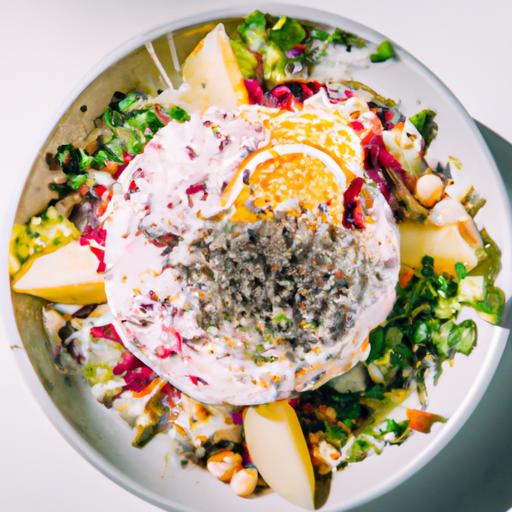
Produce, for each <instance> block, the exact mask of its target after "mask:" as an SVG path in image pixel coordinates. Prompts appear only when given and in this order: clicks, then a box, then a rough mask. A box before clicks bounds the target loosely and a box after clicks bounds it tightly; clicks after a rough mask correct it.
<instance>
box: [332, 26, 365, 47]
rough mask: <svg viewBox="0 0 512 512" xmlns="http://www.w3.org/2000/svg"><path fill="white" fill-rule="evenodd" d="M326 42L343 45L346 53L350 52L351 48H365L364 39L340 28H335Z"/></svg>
mask: <svg viewBox="0 0 512 512" xmlns="http://www.w3.org/2000/svg"><path fill="white" fill-rule="evenodd" d="M327 40H328V41H329V40H330V41H331V42H333V43H335V44H343V45H345V47H346V49H347V51H350V50H351V49H352V47H353V46H354V47H356V48H364V47H365V46H366V41H365V40H364V39H361V38H360V37H359V36H356V35H355V34H352V32H347V31H346V30H342V29H341V28H335V29H334V31H333V32H332V34H331V35H330V36H329V38H328V39H327Z"/></svg>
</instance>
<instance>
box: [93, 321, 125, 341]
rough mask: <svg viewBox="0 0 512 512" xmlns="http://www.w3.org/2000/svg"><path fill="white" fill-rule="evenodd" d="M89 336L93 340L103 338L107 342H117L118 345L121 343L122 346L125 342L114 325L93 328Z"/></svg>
mask: <svg viewBox="0 0 512 512" xmlns="http://www.w3.org/2000/svg"><path fill="white" fill-rule="evenodd" d="M89 334H90V335H91V336H92V337H93V338H99V339H102V338H103V339H106V340H111V341H116V342H117V343H121V345H122V344H123V341H122V340H121V337H120V336H119V334H117V331H116V328H115V327H114V325H113V324H107V325H99V326H98V325H97V326H95V327H91V330H90V331H89Z"/></svg>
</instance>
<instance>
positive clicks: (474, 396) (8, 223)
mask: <svg viewBox="0 0 512 512" xmlns="http://www.w3.org/2000/svg"><path fill="white" fill-rule="evenodd" d="M254 9H260V10H263V11H267V12H272V13H275V14H280V15H293V16H294V17H298V18H302V19H307V20H310V21H313V22H315V21H316V22H320V23H326V24H329V25H339V26H343V24H344V23H345V24H346V23H349V24H350V25H351V26H352V27H354V28H355V29H356V30H361V31H364V32H365V33H366V34H369V35H370V36H371V37H372V38H373V39H374V40H375V41H380V40H382V39H386V37H385V36H384V35H383V34H381V33H380V32H378V31H376V30H373V29H371V28H370V27H368V26H366V25H364V24H362V23H360V22H358V21H354V20H352V19H350V18H347V17H345V16H342V15H339V14H336V13H332V12H329V11H327V10H323V9H316V8H311V7H307V6H305V5H301V4H293V3H289V4H283V3H274V2H254V1H251V2H247V3H246V2H243V4H241V5H239V6H225V7H221V8H219V9H215V10H207V9H206V8H205V9H204V10H203V11H202V12H200V13H197V14H194V15H190V16H185V17H181V18H178V19H173V20H171V21H169V22H166V23H164V24H162V25H159V26H157V27H155V28H153V29H151V30H148V31H145V32H143V33H140V34H138V35H135V36H134V37H132V38H130V39H128V40H127V41H125V42H124V43H122V44H120V45H119V46H117V47H116V48H115V49H114V50H112V51H110V52H109V53H107V54H106V55H105V56H104V57H103V58H102V59H101V60H100V61H99V62H98V63H97V64H95V65H94V66H93V67H92V68H91V69H89V71H88V72H87V73H86V74H85V75H84V76H83V78H82V79H81V80H79V81H78V83H77V84H76V85H75V87H74V88H73V89H72V90H71V92H70V93H69V94H68V95H67V97H66V98H65V100H64V101H63V102H62V103H61V105H60V106H59V108H58V109H57V110H56V111H55V113H54V115H53V119H52V122H51V123H49V125H48V126H49V127H48V128H45V129H43V130H41V133H40V134H39V136H37V137H34V148H33V149H32V150H31V151H27V153H26V154H27V156H26V157H25V161H24V166H23V169H22V170H21V172H20V173H19V179H18V181H17V183H16V185H15V186H14V187H13V194H11V196H10V199H9V204H8V215H7V217H6V219H5V221H4V223H3V226H2V228H1V231H0V239H1V244H2V251H1V255H0V265H2V269H3V270H2V271H1V272H0V285H1V286H2V296H1V298H0V305H1V307H2V312H3V314H2V319H1V321H0V329H1V330H3V333H4V335H5V336H4V337H5V340H6V342H7V343H8V344H9V346H10V347H15V348H20V347H21V348H22V350H12V352H13V356H14V359H15V361H16V363H17V365H18V368H19V370H20V372H21V374H22V376H23V380H24V382H25V384H26V385H27V386H28V388H29V390H30V392H31V394H32V395H33V396H34V398H35V399H36V402H37V403H38V405H39V406H40V407H41V409H42V410H43V412H44V414H45V415H46V417H47V418H48V419H49V420H50V422H51V423H52V424H53V425H54V427H55V428H56V430H57V431H58V432H59V433H60V434H61V435H62V436H63V437H64V439H65V440H66V441H67V442H68V443H69V444H70V445H71V446H72V447H73V449H75V450H76V451H77V452H78V453H79V454H80V455H81V456H82V457H83V458H84V459H85V460H87V461H88V462H89V463H90V464H91V465H92V466H93V467H95V468H96V469H97V470H98V471H100V472H101V473H102V474H103V475H105V476H106V477H108V478H109V479H110V480H112V481H113V482H115V483H116V484H118V485H119V486H121V487H122V488H124V489H125V490H127V491H129V492H130V493H132V494H134V495H136V496H137V497H139V498H141V499H143V500H145V501H147V502H149V503H151V504H153V505H155V506H158V507H160V508H162V509H166V510H176V511H178V510H180V511H181V510H182V511H189V510H192V509H190V508H189V507H187V506H183V505H181V504H177V503H173V505H172V508H169V503H168V502H167V501H166V500H164V499H162V498H161V497H160V496H159V495H158V494H157V493H155V492H152V491H149V490H148V489H147V488H145V487H144V486H142V485H141V484H139V483H138V482H137V481H135V480H133V479H132V478H130V477H128V476H126V475H125V474H124V473H122V472H121V471H120V470H119V469H118V468H117V467H116V466H115V465H114V464H112V463H111V462H110V461H109V460H107V459H106V458H105V457H104V456H103V455H102V454H101V453H100V452H99V451H98V450H96V449H95V448H93V447H92V446H91V445H89V444H88V443H87V441H86V440H85V439H84V438H82V437H81V435H80V434H79V433H78V432H77V431H76V430H75V429H73V427H72V426H71V425H70V424H69V423H68V422H67V420H66V419H65V417H64V416H63V414H62V413H61V412H60V410H59V409H58V407H57V406H56V405H55V404H54V402H53V401H52V400H51V398H50V395H49V394H48V393H47V392H46V390H45V388H44V386H43V384H42V382H41V381H40V380H39V378H38V376H37V374H36V372H35V371H34V368H33V366H32V364H31V362H30V359H29V357H28V354H27V352H26V351H25V349H24V348H23V343H22V341H21V337H20V335H19V331H18V328H17V325H16V321H15V316H14V309H13V305H12V300H11V291H10V279H9V275H8V272H7V268H8V265H7V261H8V246H9V240H10V235H11V230H12V225H13V223H14V217H15V213H16V210H17V205H18V203H19V200H20V198H21V195H22V192H23V188H24V186H25V183H26V180H27V178H28V176H29V174H30V172H31V169H32V164H33V162H34V161H35V159H36V157H37V155H38V152H39V149H40V148H41V147H42V146H43V144H44V143H45V141H46V139H47V137H48V136H49V134H50V133H51V131H52V130H53V129H54V127H55V126H56V125H57V123H58V121H59V120H60V118H61V116H62V115H63V114H64V113H65V112H66V111H67V110H68V108H69V107H70V106H71V104H72V103H73V101H74V100H75V99H76V98H77V97H78V95H79V94H80V93H81V92H82V91H83V90H84V89H85V88H86V87H87V86H88V85H89V84H90V83H91V82H92V81H93V80H94V79H96V78H97V77H98V76H99V75H100V74H101V73H103V72H104V71H105V70H107V69H108V68H109V67H110V66H111V65H113V64H115V63H116V62H117V61H118V60H120V59H121V58H123V57H124V56H126V55H127V54H128V53H130V52H131V51H133V50H135V49H137V48H138V47H140V46H142V45H143V44H144V43H145V42H147V41H151V40H153V39H155V38H158V37H160V36H161V35H163V34H165V33H168V32H172V31H174V30H179V29H181V28H184V27H188V26H191V25H196V24H201V23H207V22H209V21H214V20H217V19H222V18H229V17H238V16H244V15H247V14H248V13H249V12H251V11H252V10H254ZM393 44H394V47H395V49H396V50H397V51H398V52H399V53H401V54H402V55H405V56H407V58H408V59H409V60H410V61H411V62H412V64H413V65H414V67H416V69H418V70H419V71H421V72H422V73H423V74H425V75H427V77H429V78H430V79H431V80H432V81H433V82H434V84H435V85H437V87H439V88H440V89H441V90H442V91H443V93H444V94H446V95H447V96H448V97H449V99H450V101H451V102H452V104H453V105H454V107H455V108H456V109H457V111H458V112H459V113H460V114H462V116H463V118H464V119H465V121H466V123H467V124H468V125H469V126H470V128H471V131H472V132H473V135H474V137H475V138H476V140H477V141H478V143H479V145H480V147H481V149H482V151H483V153H484V156H485V158H486V160H487V163H488V166H489V168H490V169H492V171H491V172H493V173H494V174H495V177H496V178H497V180H498V182H499V183H501V185H502V187H501V190H500V192H501V197H499V200H500V201H501V202H502V203H503V204H504V205H505V208H506V210H507V217H508V225H510V224H512V209H511V205H510V201H509V199H508V196H507V194H506V188H505V184H504V182H503V179H502V177H501V175H500V172H499V170H498V168H497V166H496V163H495V161H494V158H493V156H492V154H491V152H490V150H489V148H488V146H487V144H486V143H485V140H484V138H483V136H482V134H481V133H480V131H479V130H478V127H477V125H476V123H475V121H474V120H473V119H472V118H471V116H470V115H469V113H468V112H467V110H466V109H465V108H464V106H463V105H462V103H461V102H460V101H459V100H458V99H457V97H456V96H455V95H454V94H453V93H452V92H451V90H450V89H449V88H448V87H447V86H446V85H445V84H444V83H443V82H442V81H441V80H440V79H439V78H438V77H437V76H436V75H435V74H434V73H433V72H432V71H431V70H430V69H429V68H427V67H426V66H425V65H424V64H423V63H421V62H420V61H419V60H418V59H416V58H415V57H414V56H413V55H411V54H410V53H409V52H408V51H407V50H405V49H403V48H402V47H401V46H400V45H398V44H396V43H394V42H393ZM507 305H508V304H507ZM508 309H509V308H508V307H507V310H506V311H505V315H504V318H505V319H506V323H507V326H508V325H509V321H508V320H509V316H510V315H509V314H508V313H509V311H508ZM508 335H509V330H508V329H507V328H504V327H499V326H495V335H494V343H493V344H492V347H491V348H490V349H489V352H488V355H487V357H486V359H485V360H484V361H483V365H482V367H481V369H480V371H479V373H478V376H477V378H476V379H475V381H474V382H473V383H472V385H471V388H470V390H469V393H468V394H467V395H466V397H465V399H464V400H463V401H462V402H461V403H460V404H459V406H458V408H457V409H456V411H455V413H454V414H453V415H452V416H451V417H450V421H449V422H448V423H447V424H446V425H445V426H444V427H443V430H442V431H441V432H440V433H439V434H438V435H437V436H436V437H435V438H434V439H433V441H432V442H431V443H430V444H429V445H428V446H427V447H426V448H424V449H423V450H422V451H420V452H419V453H418V454H417V455H416V456H415V457H414V458H413V459H411V460H410V461H409V463H408V464H407V465H406V466H404V467H402V468H401V469H400V470H399V471H395V472H393V473H392V474H391V475H390V476H389V477H387V478H386V479H384V480H383V481H381V482H380V483H379V484H377V485H375V486H374V487H373V488H372V489H371V490H369V491H367V492H365V493H363V494H361V495H360V496H357V497H354V498H351V499H349V500H347V501H346V502H345V503H343V504H342V505H341V508H340V507H339V506H338V507H337V509H338V510H347V509H351V508H353V507H356V506H359V505H363V504H365V503H368V502H369V501H371V500H373V499H375V498H377V497H379V496H381V495H383V494H385V493H387V492H389V491H391V490H392V489H394V488H395V487H397V486H398V485H400V484H401V483H403V482H405V481H406V480H407V479H409V478H410V477H411V476H412V475H413V474H415V473H416V472H417V471H419V470H420V469H421V468H422V467H424V466H425V465H426V464H427V463H428V462H429V461H430V460H432V459H433V458H434V457H435V456H436V455H437V454H438V453H439V452H440V451H441V450H442V449H443V448H444V447H445V446H446V445H447V444H448V443H449V442H450V440H451V439H452V438H453V437H454V436H455V434H457V432H459V430H460V429H461V428H462V426H463V425H464V424H465V422H466V421H467V420H468V419H469V417H470V416H471V414H472V413H473V411H474V410H475V408H476V407H477V405H478V403H479V402H480V400H481V398H482V397H483V395H484V393H485V391H486V390H487V388H488V386H489V384H490V381H491V379H492V377H493V375H494V373H495V371H496V368H497V366H498V363H499V361H500V359H501V356H502V354H503V351H504V349H505V346H506V342H507V339H508Z"/></svg>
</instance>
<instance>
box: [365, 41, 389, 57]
mask: <svg viewBox="0 0 512 512" xmlns="http://www.w3.org/2000/svg"><path fill="white" fill-rule="evenodd" d="M394 56H395V50H394V48H393V45H392V44H391V41H382V43H380V44H379V45H378V46H377V48H376V49H375V52H374V53H372V54H371V55H370V60H371V61H372V62H384V61H386V60H389V59H392V58H393V57H394Z"/></svg>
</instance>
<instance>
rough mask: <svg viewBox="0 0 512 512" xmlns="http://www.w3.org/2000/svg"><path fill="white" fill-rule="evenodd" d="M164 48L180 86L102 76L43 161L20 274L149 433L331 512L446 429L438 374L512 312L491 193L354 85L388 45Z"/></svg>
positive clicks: (16, 236)
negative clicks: (336, 501) (392, 457)
mask: <svg viewBox="0 0 512 512" xmlns="http://www.w3.org/2000/svg"><path fill="white" fill-rule="evenodd" d="M167 42H168V45H169V47H168V54H169V55H170V56H171V61H172V68H173V71H174V72H173V73H172V74H171V73H170V72H169V71H168V66H167V68H166V66H164V65H163V63H162V61H163V59H162V57H161V54H160V55H159V52H158V51H157V49H155V46H154V45H153V44H152V43H147V44H146V49H147V52H148V55H149V56H150V57H151V59H152V61H153V64H154V66H155V69H156V70H158V72H159V73H160V74H161V80H162V81H163V83H165V84H166V88H163V89H161V90H158V91H153V90H151V91H149V90H144V89H143V88H140V89H134V90H123V91H116V90H113V91H110V92H111V100H110V101H109V102H107V103H106V104H105V105H104V109H103V112H102V113H101V115H98V116H97V117H96V118H95V121H94V123H93V124H91V125H90V126H89V127H88V130H87V135H85V136H82V137H79V138H70V139H69V140H67V141H66V142H65V143H63V144H60V145H59V146H58V147H56V148H55V150H54V151H52V152H49V153H48V154H47V155H46V163H47V166H48V169H49V170H51V173H52V176H53V178H52V180H51V183H50V185H49V187H50V190H51V192H52V197H51V200H50V201H49V203H48V204H47V205H46V206H45V207H44V208H43V209H42V210H41V211H38V212H35V214H31V215H30V217H29V218H28V219H27V220H26V222H23V223H17V224H15V225H14V228H13V233H12V238H11V244H10V253H9V273H10V275H11V284H12V289H13V291H14V292H15V294H28V295H32V296H35V297H39V298H41V299H44V300H43V301H41V302H38V303H37V304H38V307H39V308H40V309H41V311H42V320H43V323H44V328H45V331H46V335H47V338H48V340H49V342H50V346H49V349H50V350H51V352H52V358H53V361H54V364H55V365H56V367H57V368H58V369H59V371H61V372H75V373H76V372H79V373H80V374H81V375H82V378H83V380H84V381H85V382H86V383H87V384H88V386H89V387H90V392H91V393H92V395H93V396H94V398H95V400H97V402H98V403H99V404H101V405H102V406H104V407H106V408H108V409H110V410H111V411H113V412H115V415H116V416H119V417H120V418H122V420H124V422H125V423H126V428H127V429H131V430H132V434H133V435H132V437H133V441H132V445H133V447H134V448H133V449H145V447H147V445H149V444H150V443H153V440H154V439H156V438H162V437H166V438H167V439H169V440H172V454H171V456H172V457H173V458H174V459H175V460H178V461H179V464H180V465H181V466H183V467H185V466H189V467H190V466H199V467H202V468H204V469H205V470H206V471H208V472H209V473H211V475H212V477H213V478H216V479H218V480H220V481H221V482H223V483H225V484H226V486H229V487H230V488H231V491H232V492H234V493H235V494H236V495H238V496H240V497H242V498H246V497H249V496H254V497H255V499H259V497H262V496H263V495H266V494H268V493H269V492H270V490H273V491H275V492H276V493H277V494H279V495H280V496H281V497H282V498H284V499H286V500H288V501H290V502H292V503H294V504H296V505H298V506H301V507H304V508H315V507H318V506H320V505H321V504H322V499H325V497H324V498H322V497H321V496H320V494H321V493H320V492H319V491H320V489H324V488H325V486H326V484H328V483H329V481H330V479H331V478H332V475H333V474H334V473H336V472H339V471H342V470H343V471H350V468H351V467H352V466H353V465H354V464H358V463H360V462H362V461H363V460H365V459H366V458H367V457H369V456H377V455H379V454H381V453H382V452H383V451H384V450H387V449H389V448H388V447H390V446H395V447H396V446H398V445H402V444H403V443H407V442H408V440H409V438H411V437H412V436H424V435H428V434H429V432H430V431H431V429H433V428H442V425H436V424H442V423H445V422H446V421H448V418H447V417H445V416H443V415H442V414H441V413H442V411H437V410H431V409H430V407H429V390H430V389H432V386H435V385H436V383H437V382H438V381H439V380H442V379H443V377H444V375H443V372H445V371H446V372H449V371H450V366H452V365H454V364H455V365H457V363H458V361H459V360H460V359H461V358H466V357H471V353H472V351H473V349H474V347H475V346H476V344H477V323H476V322H475V318H480V319H482V320H483V321H485V322H488V323H491V324H494V325H499V324H500V322H501V318H502V315H503V311H504V304H505V294H504V292H503V291H502V290H501V289H500V288H499V287H498V286H496V284H495V280H496V278H497V276H498V274H499V272H500V269H501V252H500V248H499V247H498V246H497V244H496V243H495V242H494V241H493V239H492V238H491V236H490V235H489V234H488V232H487V231H486V229H485V227H484V226H480V225H479V224H478V221H477V220H476V218H475V217H476V215H477V213H478V212H479V211H480V209H481V208H484V207H485V203H486V198H484V197H482V196H481V195H480V194H479V193H478V191H477V190H475V189H474V188H473V187H471V186H467V185H466V184H465V183H464V182H459V180H458V179H457V171H458V168H459V167H460V165H461V164H460V162H459V161H458V159H457V158H456V157H453V156H452V157H450V158H447V159H446V160H445V161H440V160H435V159H433V158H431V157H430V156H429V147H430V145H431V144H432V143H433V141H434V140H435V138H436V136H437V132H438V125H437V123H436V115H437V113H436V112H435V111H434V110H433V109H430V108H420V109H418V111H417V112H416V113H414V114H413V115H409V116H406V115H404V113H403V112H402V108H401V103H400V101H399V99H398V98H388V97H385V96H384V95H382V93H380V92H379V91H378V90H377V88H378V87H375V84H372V86H370V85H368V84H366V83H364V82H362V81H359V80H357V79H356V78H358V76H359V75H358V74H359V72H360V71H361V70H367V69H369V68H372V67H381V68H382V69H384V70H386V72H387V73H392V72H393V66H395V65H396V64H397V62H398V60H399V56H398V55H397V52H396V51H395V49H394V47H393V44H392V43H391V42H390V41H387V40H384V41H381V42H380V43H374V42H371V41H369V40H366V39H365V38H363V37H360V36H359V35H357V34H354V33H352V32H349V31H347V30H345V29H344V28H343V27H334V28H333V27H326V26H323V25H319V24H315V23H311V22H306V21H303V20H298V19H295V18H293V17H289V16H273V15H271V14H265V13H263V12H260V11H254V12H252V13H250V14H248V15H247V16H246V17H245V18H244V19H243V20H238V21H237V23H236V24H234V25H232V26H231V25H230V27H229V30H226V27H225V26H224V25H223V24H222V23H219V24H212V26H211V29H210V30H209V32H208V33H207V34H206V35H205V36H204V38H202V39H201V40H200V41H199V42H198V44H197V45H196V46H195V47H194V48H193V49H192V51H190V52H189V54H188V55H187V56H186V57H185V58H183V59H180V57H179V55H178V53H177V51H176V47H175V45H174V40H173V38H172V35H169V37H168V38H167ZM87 108H88V106H87V105H86V104H84V105H82V106H81V110H82V112H86V111H87ZM32 213H34V212H32ZM468 311H471V312H472V314H471V315H468V314H467V312H468ZM459 315H460V318H459ZM110 420H111V421H117V420H116V419H115V418H110ZM434 425H435V426H434ZM339 478H343V473H342V474H341V475H340V476H339ZM226 492H228V490H226ZM242 506H243V504H242V503H241V504H240V507H242Z"/></svg>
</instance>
